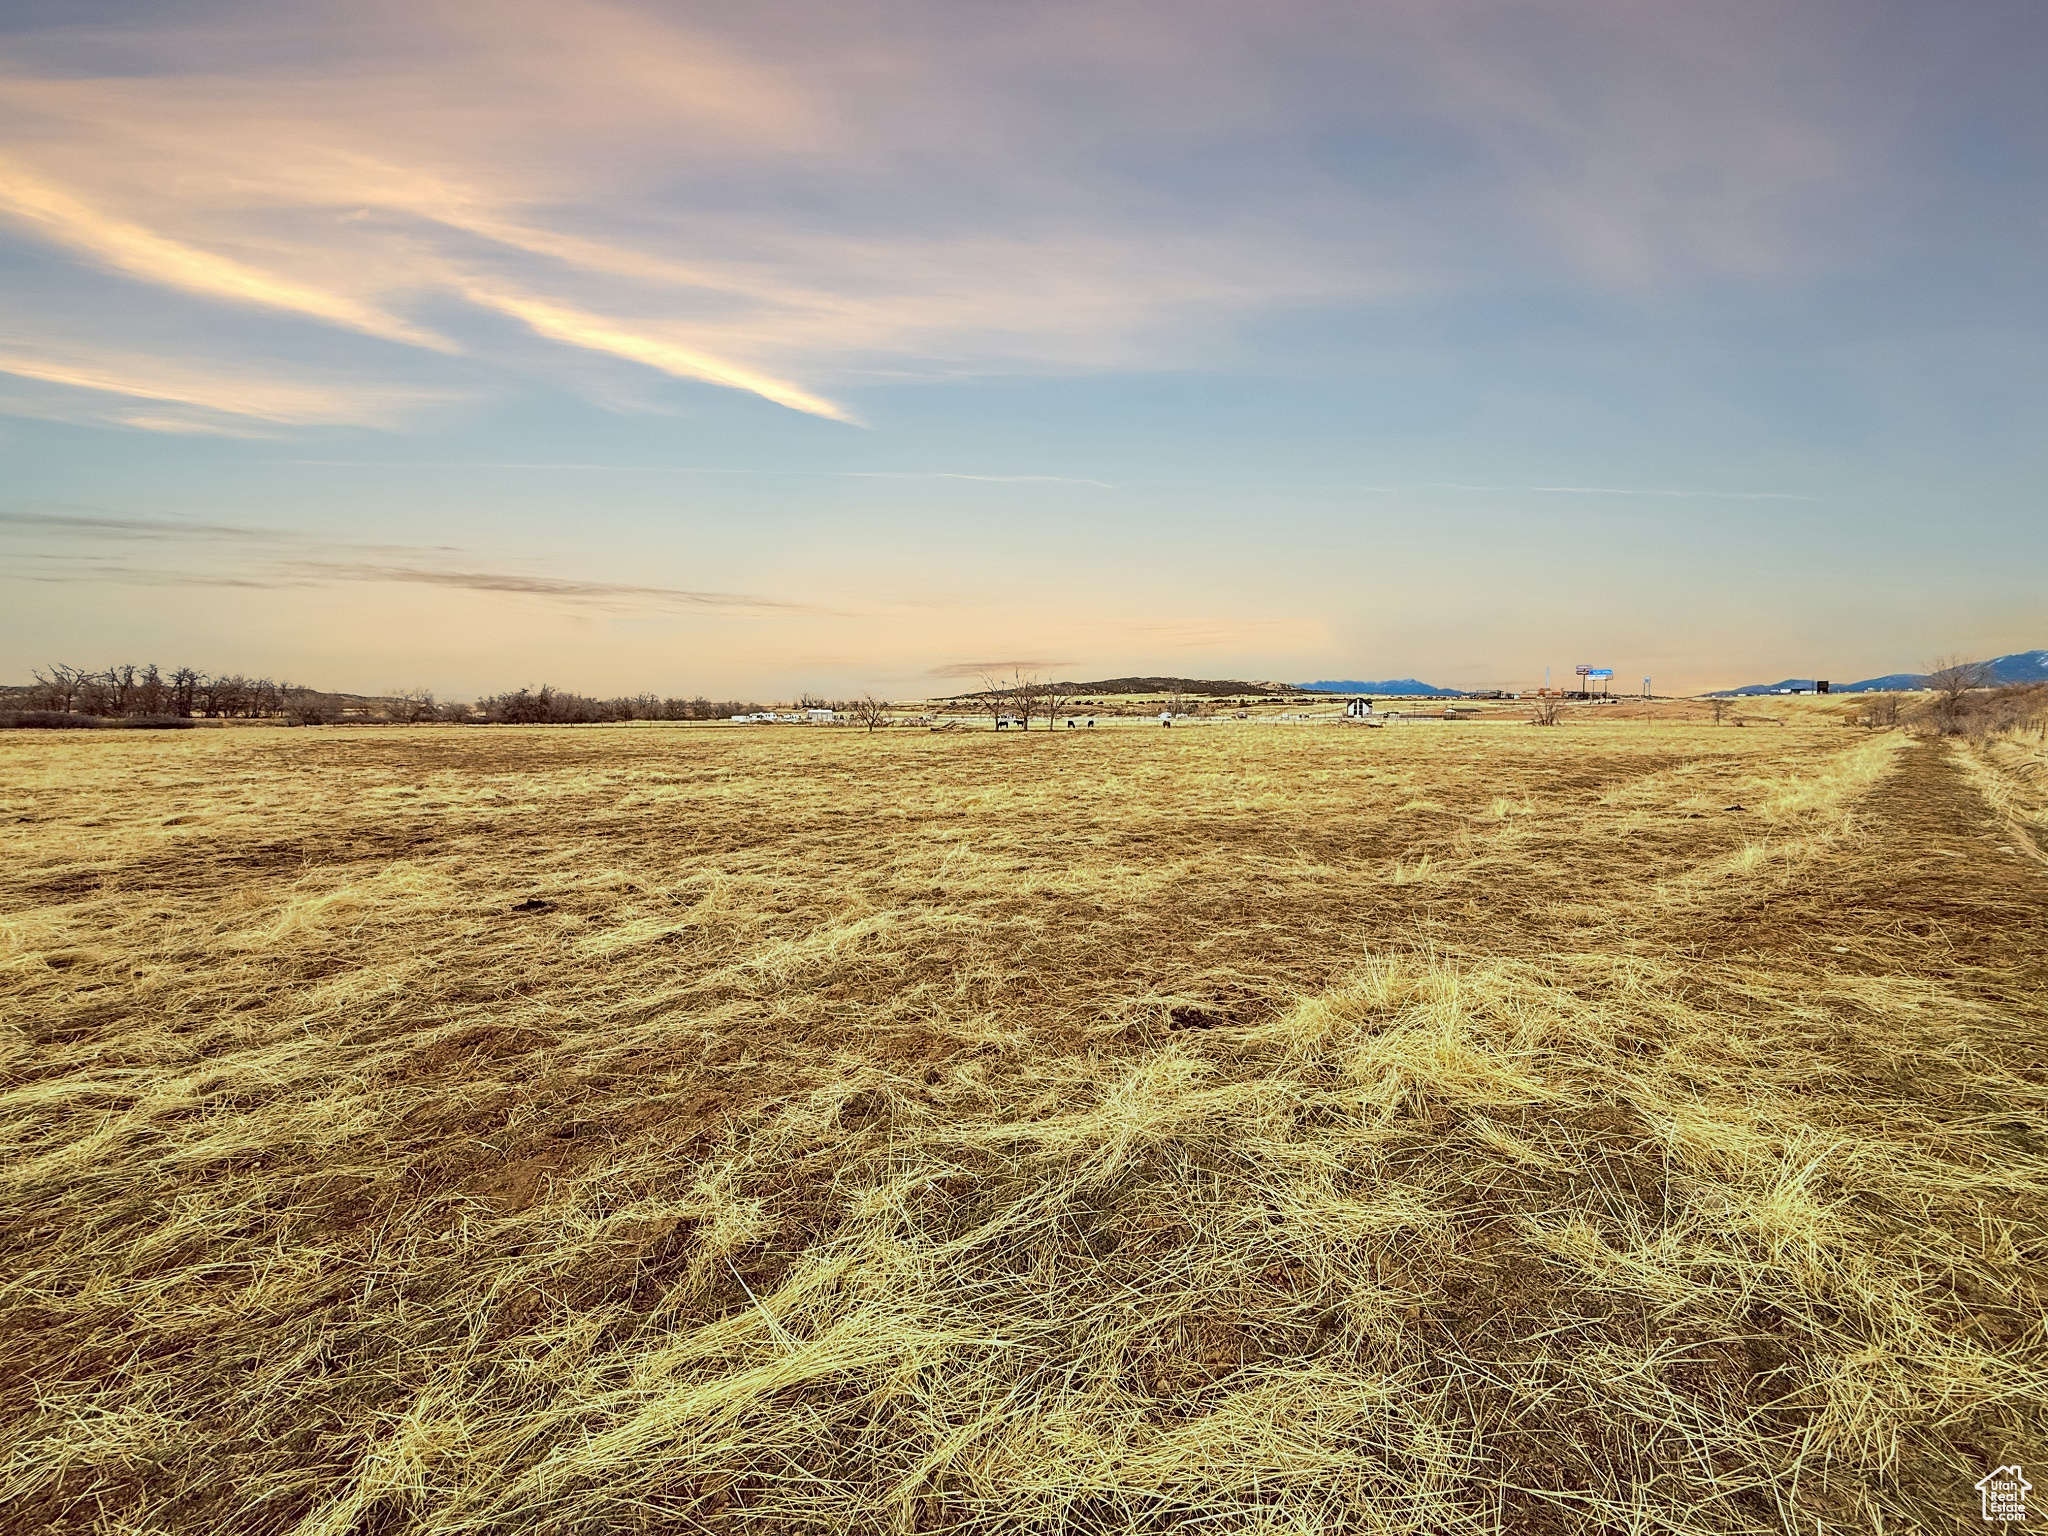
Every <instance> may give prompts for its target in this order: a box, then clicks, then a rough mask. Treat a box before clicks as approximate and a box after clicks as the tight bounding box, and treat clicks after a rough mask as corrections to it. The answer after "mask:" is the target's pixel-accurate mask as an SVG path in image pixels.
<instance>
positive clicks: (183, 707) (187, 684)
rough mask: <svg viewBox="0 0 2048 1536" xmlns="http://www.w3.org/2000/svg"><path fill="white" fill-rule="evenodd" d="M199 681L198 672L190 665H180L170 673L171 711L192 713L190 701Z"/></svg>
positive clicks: (195, 692) (185, 713)
mask: <svg viewBox="0 0 2048 1536" xmlns="http://www.w3.org/2000/svg"><path fill="white" fill-rule="evenodd" d="M200 682H201V678H200V676H199V674H198V673H197V672H195V671H193V670H192V669H191V668H190V667H180V668H178V670H177V671H175V672H173V673H172V674H171V713H173V714H176V715H189V714H191V713H192V701H193V699H194V698H195V696H196V695H197V693H198V691H199V684H200Z"/></svg>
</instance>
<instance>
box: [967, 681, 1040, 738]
mask: <svg viewBox="0 0 2048 1536" xmlns="http://www.w3.org/2000/svg"><path fill="white" fill-rule="evenodd" d="M981 681H982V685H983V692H982V697H983V698H985V699H987V700H988V708H989V713H990V714H991V715H993V716H994V717H995V722H996V725H997V726H998V727H1000V726H1001V725H1002V723H1003V721H1004V719H1005V718H1010V717H1014V718H1015V719H1017V720H1020V721H1022V722H1023V726H1024V729H1025V730H1027V731H1028V730H1030V729H1031V716H1032V714H1033V713H1034V712H1035V711H1036V710H1037V708H1038V689H1039V681H1038V679H1037V678H1035V677H1026V676H1025V675H1024V673H1022V672H1021V671H1013V672H1011V674H1010V676H1009V679H1008V680H1007V681H1005V680H1004V679H1002V678H999V677H996V676H994V675H993V674H991V673H987V672H984V673H983V674H982V675H981Z"/></svg>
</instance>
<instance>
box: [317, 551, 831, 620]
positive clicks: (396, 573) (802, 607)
mask: <svg viewBox="0 0 2048 1536" xmlns="http://www.w3.org/2000/svg"><path fill="white" fill-rule="evenodd" d="M293 569H295V570H296V571H298V572H301V573H303V574H304V575H305V576H306V577H307V578H308V579H309V580H313V581H368V582H396V583H399V584H401V585H409V586H430V587H456V588H460V589H461V590H463V591H466V592H504V593H511V594H513V595H515V596H520V597H551V598H562V599H565V600H568V601H570V602H595V603H605V604H614V605H618V604H624V605H638V606H643V607H644V606H648V605H653V606H657V607H683V608H720V609H726V610H728V611H734V610H736V611H741V612H754V613H797V612H817V611H819V610H818V608H817V605H815V604H812V603H797V602H787V601H784V600H782V599H779V598H772V597H754V596H750V595H748V594H746V593H742V592H698V591H692V590H690V589H688V588H684V587H660V586H648V585H644V584H642V583H638V582H625V581H576V580H572V579H567V578H563V577H557V576H528V575H522V574H520V573H518V572H513V571H477V570H450V569H443V568H435V567H421V566H408V565H372V564H362V563H357V562H352V561H343V560H308V561H303V562H300V563H298V564H297V565H296V566H294V567H293Z"/></svg>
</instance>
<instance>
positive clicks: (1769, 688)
mask: <svg viewBox="0 0 2048 1536" xmlns="http://www.w3.org/2000/svg"><path fill="white" fill-rule="evenodd" d="M1981 665H1982V666H1983V667H1984V668H1985V669H1986V670H1987V671H1988V672H1989V674H1990V677H1991V681H1992V682H1994V683H2048V651H2014V652H2013V653H2012V654H2011V655H2009V656H1994V657H1993V658H1992V659H1991V660H1989V661H1987V662H1984V663H1982V664H1981ZM1812 686H1813V679H1812V678H1796V677H1788V678H1786V679H1785V680H1784V681H1783V682H1782V683H1751V684H1749V686H1747V687H1746V688H1724V689H1722V690H1721V691H1720V692H1719V693H1717V694H1714V695H1712V697H1714V698H1720V699H1732V698H1741V697H1744V696H1746V695H1749V694H1756V693H1776V692H1777V691H1778V690H1779V689H1780V688H1811V687H1812ZM1926 686H1927V675H1926V674H1925V673H1924V672H1887V673H1886V674H1885V675H1884V676H1883V677H1866V678H1864V679H1863V681H1862V682H1860V683H1833V684H1831V685H1830V686H1829V689H1828V691H1829V692H1830V693H1899V692H1903V691H1905V690H1907V689H1911V688H1925V687H1926Z"/></svg>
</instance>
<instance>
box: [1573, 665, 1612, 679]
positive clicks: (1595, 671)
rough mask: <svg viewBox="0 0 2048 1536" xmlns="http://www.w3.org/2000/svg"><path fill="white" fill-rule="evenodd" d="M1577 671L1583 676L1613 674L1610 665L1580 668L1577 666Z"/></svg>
mask: <svg viewBox="0 0 2048 1536" xmlns="http://www.w3.org/2000/svg"><path fill="white" fill-rule="evenodd" d="M1579 673H1580V675H1581V676H1583V677H1612V676H1614V668H1612V667H1581V668H1579Z"/></svg>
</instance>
